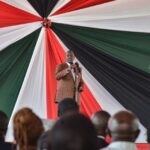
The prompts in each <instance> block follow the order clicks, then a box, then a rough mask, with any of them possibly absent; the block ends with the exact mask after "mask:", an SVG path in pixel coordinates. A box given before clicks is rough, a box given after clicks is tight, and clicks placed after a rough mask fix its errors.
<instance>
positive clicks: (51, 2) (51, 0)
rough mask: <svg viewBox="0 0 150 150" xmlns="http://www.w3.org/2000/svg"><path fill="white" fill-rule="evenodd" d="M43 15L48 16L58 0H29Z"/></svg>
mask: <svg viewBox="0 0 150 150" xmlns="http://www.w3.org/2000/svg"><path fill="white" fill-rule="evenodd" d="M28 2H29V3H30V4H31V5H32V6H33V7H34V9H35V10H36V11H37V12H38V13H39V14H40V16H41V17H43V18H46V17H47V16H48V15H49V14H50V12H51V11H52V9H53V8H54V6H55V5H56V3H57V2H58V0H28Z"/></svg>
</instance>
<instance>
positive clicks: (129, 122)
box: [108, 111, 139, 142]
mask: <svg viewBox="0 0 150 150" xmlns="http://www.w3.org/2000/svg"><path fill="white" fill-rule="evenodd" d="M108 128H109V131H110V134H111V137H112V141H132V142H133V141H135V139H136V138H137V136H138V134H139V121H138V119H137V117H136V116H135V114H133V113H132V112H130V111H120V112H118V113H116V114H115V115H113V116H112V117H111V118H110V120H109V123H108Z"/></svg>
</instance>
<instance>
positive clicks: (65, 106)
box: [58, 98, 79, 117]
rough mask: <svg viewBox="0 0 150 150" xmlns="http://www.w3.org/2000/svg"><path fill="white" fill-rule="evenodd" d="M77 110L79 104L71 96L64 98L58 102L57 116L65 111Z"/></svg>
mask: <svg viewBox="0 0 150 150" xmlns="http://www.w3.org/2000/svg"><path fill="white" fill-rule="evenodd" d="M71 112H79V106H78V104H77V103H76V102H75V100H74V99H72V98H65V99H63V100H62V101H61V102H60V103H59V104H58V116H59V117H61V116H63V115H64V114H66V113H71Z"/></svg>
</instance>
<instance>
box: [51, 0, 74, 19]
mask: <svg viewBox="0 0 150 150" xmlns="http://www.w3.org/2000/svg"><path fill="white" fill-rule="evenodd" d="M70 1H71V0H59V1H58V2H57V4H56V5H55V7H54V8H53V10H52V11H51V13H50V15H51V14H53V13H55V12H56V11H57V10H58V9H60V8H62V7H63V6H64V5H66V4H67V3H69V2H70ZM50 15H49V17H50Z"/></svg>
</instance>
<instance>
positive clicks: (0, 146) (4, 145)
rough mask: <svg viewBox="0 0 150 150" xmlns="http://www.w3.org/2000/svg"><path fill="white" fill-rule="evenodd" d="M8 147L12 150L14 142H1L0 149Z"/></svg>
mask: <svg viewBox="0 0 150 150" xmlns="http://www.w3.org/2000/svg"><path fill="white" fill-rule="evenodd" d="M2 148H3V149H4V148H5V149H6V150H7V149H8V150H11V149H12V148H13V144H11V143H6V142H3V143H0V149H2Z"/></svg>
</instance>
